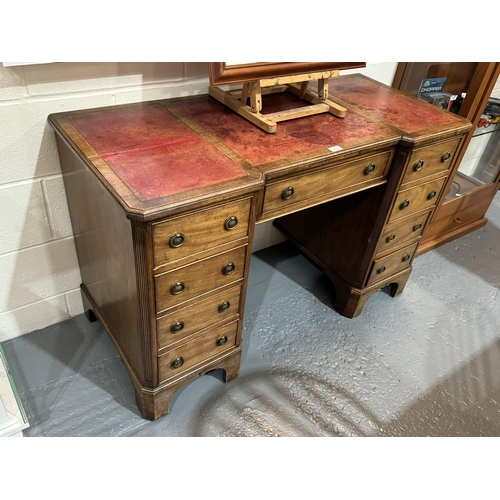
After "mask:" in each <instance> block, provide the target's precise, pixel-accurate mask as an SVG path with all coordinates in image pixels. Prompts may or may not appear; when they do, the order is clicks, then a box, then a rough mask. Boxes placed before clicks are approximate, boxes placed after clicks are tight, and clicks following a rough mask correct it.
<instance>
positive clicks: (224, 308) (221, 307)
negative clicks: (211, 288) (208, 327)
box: [218, 300, 231, 313]
mask: <svg viewBox="0 0 500 500" xmlns="http://www.w3.org/2000/svg"><path fill="white" fill-rule="evenodd" d="M230 306H231V302H229V300H225V301H224V302H221V303H220V304H219V307H218V311H219V312H220V313H223V312H224V311H227V310H228V309H229V307H230Z"/></svg>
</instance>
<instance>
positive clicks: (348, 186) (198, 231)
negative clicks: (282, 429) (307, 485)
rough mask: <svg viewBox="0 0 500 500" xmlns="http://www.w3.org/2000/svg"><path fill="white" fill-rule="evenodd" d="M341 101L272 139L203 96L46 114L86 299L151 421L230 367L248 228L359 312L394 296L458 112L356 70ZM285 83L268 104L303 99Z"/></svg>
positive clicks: (343, 86) (338, 81)
mask: <svg viewBox="0 0 500 500" xmlns="http://www.w3.org/2000/svg"><path fill="white" fill-rule="evenodd" d="M329 94H330V97H331V98H332V99H333V100H335V101H336V102H338V103H339V104H341V105H343V106H345V107H346V108H347V110H348V111H347V116H346V117H345V118H337V117H335V116H333V115H330V114H328V113H326V114H321V115H315V116H309V117H304V118H300V119H297V120H291V121H287V122H282V123H280V124H279V125H278V129H277V132H276V133H274V134H267V133H266V132H263V131H262V130H260V129H259V128H257V127H256V126H254V125H252V124H251V123H249V122H247V121H246V120H245V119H243V118H242V117H240V116H239V115H238V114H236V113H234V112H233V111H231V110H229V109H228V108H226V107H225V106H224V105H222V104H221V103H219V102H218V101H217V100H215V99H213V98H211V97H209V96H208V95H203V96H194V97H187V98H179V99H169V100H162V101H154V102H145V103H139V104H132V105H123V106H113V107H108V108H99V109H93V110H84V111H77V112H66V113H58V114H53V115H51V116H50V117H49V121H50V123H51V124H52V126H53V127H54V129H55V131H56V138H57V144H58V149H59V156H60V160H61V167H62V171H63V175H64V183H65V188H66V194H67V198H68V204H69V209H70V214H71V220H72V224H73V231H74V235H75V242H76V249H77V254H78V259H79V265H80V270H81V275H82V280H83V283H82V285H81V289H82V296H83V302H84V308H85V311H86V313H87V315H88V316H89V317H91V318H92V319H93V318H94V315H95V317H97V318H98V319H99V320H100V321H101V322H102V324H103V325H104V327H105V329H106V331H107V332H108V333H109V335H110V337H111V339H112V340H113V342H114V344H115V345H116V347H117V349H118V351H119V353H120V356H121V358H122V360H123V363H124V364H125V366H126V368H127V370H128V372H129V374H130V377H131V379H132V382H133V385H134V388H135V393H136V399H137V404H138V406H139V408H140V410H141V412H142V414H143V416H144V417H145V418H148V419H157V418H159V417H161V416H163V415H165V414H167V413H168V412H169V411H170V408H169V403H170V399H171V397H172V396H173V394H174V393H175V392H176V391H177V390H178V389H179V388H180V387H182V386H183V385H184V384H186V383H188V382H190V381H191V380H193V379H194V378H196V377H198V376H200V375H203V374H205V373H207V372H208V371H210V370H213V369H217V368H222V369H223V370H224V375H225V380H226V381H228V380H230V379H232V378H234V377H236V376H237V375H238V373H239V367H240V360H241V350H242V343H241V330H242V323H243V312H244V306H245V294H246V285H247V277H248V270H249V263H250V256H251V249H252V239H253V233H254V227H255V225H256V224H258V223H261V222H264V221H269V220H274V225H275V226H276V227H277V228H278V229H279V230H280V231H282V232H283V233H284V234H285V235H286V236H287V237H288V238H289V239H290V240H291V241H292V242H294V243H295V244H296V245H297V247H298V248H300V250H301V251H302V252H303V253H304V254H306V255H307V256H308V257H309V258H310V259H312V260H313V261H314V262H315V263H316V264H317V265H318V266H319V267H320V268H321V269H322V270H323V272H324V273H325V275H326V276H328V277H329V279H330V280H331V281H332V283H333V284H334V286H335V290H336V295H335V299H334V301H333V300H332V302H333V306H334V307H335V309H336V310H337V311H338V312H339V313H340V314H342V315H344V316H347V317H354V316H356V315H358V314H360V313H361V311H362V309H363V306H364V304H365V302H366V300H367V299H368V298H369V297H370V296H371V295H372V294H373V293H375V292H376V291H377V290H380V289H381V288H384V287H386V286H388V285H391V294H392V295H393V296H394V295H398V294H400V293H401V292H402V291H403V289H404V287H405V284H406V282H407V280H408V277H409V275H410V272H411V264H412V259H413V257H414V255H415V251H416V249H417V247H418V244H419V242H420V239H421V237H422V234H423V232H424V231H425V228H426V224H427V223H428V221H429V217H430V216H431V214H432V212H433V209H434V207H435V206H436V204H437V203H439V201H440V199H441V197H442V196H443V195H444V193H445V191H446V189H447V186H448V181H449V172H450V168H451V167H452V166H453V164H454V161H455V151H456V150H457V147H458V145H459V144H460V141H462V140H463V138H464V134H466V132H467V131H468V130H469V129H470V127H471V125H470V123H469V122H467V121H466V120H464V119H462V118H460V117H458V116H456V115H453V114H450V113H448V112H446V111H443V110H440V109H438V108H437V107H435V106H432V105H430V104H428V103H425V102H423V101H419V100H417V99H416V98H413V97H410V96H407V95H405V94H403V93H401V92H399V91H397V90H394V89H391V88H390V87H387V86H385V85H382V84H380V83H378V82H375V81H373V80H371V79H369V78H366V77H364V76H361V75H349V76H344V77H339V78H335V79H333V81H330V85H329ZM297 105H298V104H297V98H296V97H295V96H293V95H292V94H291V93H281V94H271V95H269V96H266V97H265V100H264V106H263V109H264V110H266V111H267V110H268V111H269V112H274V111H277V110H280V109H287V108H290V107H294V108H296V107H297Z"/></svg>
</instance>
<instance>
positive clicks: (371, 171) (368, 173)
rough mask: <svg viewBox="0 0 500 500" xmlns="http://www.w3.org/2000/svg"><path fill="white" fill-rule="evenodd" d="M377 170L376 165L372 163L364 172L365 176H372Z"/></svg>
mask: <svg viewBox="0 0 500 500" xmlns="http://www.w3.org/2000/svg"><path fill="white" fill-rule="evenodd" d="M374 170H375V164H374V163H370V164H369V165H368V166H367V167H366V168H365V170H364V173H365V175H370V174H371V173H373V171H374Z"/></svg>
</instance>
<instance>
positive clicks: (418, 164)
mask: <svg viewBox="0 0 500 500" xmlns="http://www.w3.org/2000/svg"><path fill="white" fill-rule="evenodd" d="M423 166H424V160H418V161H417V162H416V163H415V165H413V171H414V172H418V171H419V170H422V168H423Z"/></svg>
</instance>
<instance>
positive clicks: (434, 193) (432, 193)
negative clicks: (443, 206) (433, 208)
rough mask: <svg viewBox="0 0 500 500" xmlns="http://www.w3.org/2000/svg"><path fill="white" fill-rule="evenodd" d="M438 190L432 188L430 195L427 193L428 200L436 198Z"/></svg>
mask: <svg viewBox="0 0 500 500" xmlns="http://www.w3.org/2000/svg"><path fill="white" fill-rule="evenodd" d="M436 194H437V193H436V191H434V190H432V191H431V192H430V193H429V194H428V195H427V199H428V200H432V198H434V196H436Z"/></svg>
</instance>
